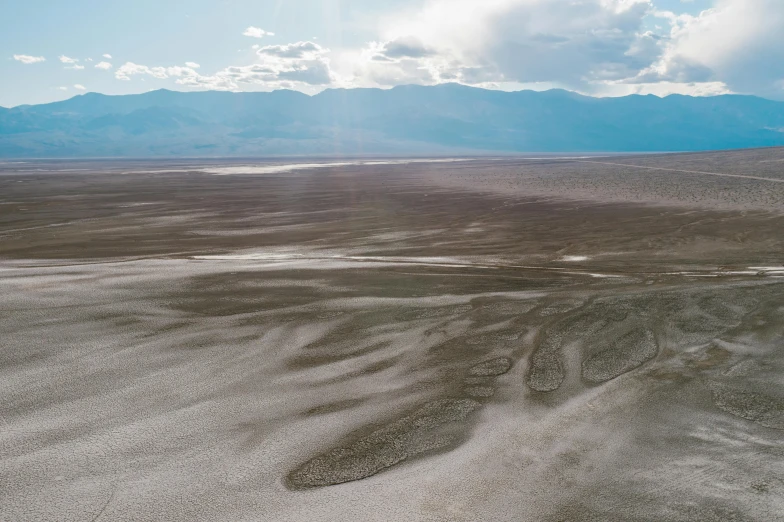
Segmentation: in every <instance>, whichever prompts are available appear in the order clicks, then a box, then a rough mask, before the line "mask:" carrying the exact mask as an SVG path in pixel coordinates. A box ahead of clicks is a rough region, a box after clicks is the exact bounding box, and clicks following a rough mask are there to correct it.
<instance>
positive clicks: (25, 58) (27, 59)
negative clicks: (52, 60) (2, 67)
mask: <svg viewBox="0 0 784 522" xmlns="http://www.w3.org/2000/svg"><path fill="white" fill-rule="evenodd" d="M14 60H16V61H17V62H22V63H23V64H26V65H29V64H31V63H40V62H45V61H46V58H44V57H43V56H30V55H29V54H15V55H14Z"/></svg>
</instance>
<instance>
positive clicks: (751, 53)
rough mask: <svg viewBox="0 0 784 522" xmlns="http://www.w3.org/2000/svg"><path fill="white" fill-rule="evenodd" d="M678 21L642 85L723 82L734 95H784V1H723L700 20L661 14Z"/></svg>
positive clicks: (641, 78)
mask: <svg viewBox="0 0 784 522" xmlns="http://www.w3.org/2000/svg"><path fill="white" fill-rule="evenodd" d="M659 16H661V17H663V18H667V19H669V20H671V22H672V30H671V33H670V35H669V39H668V41H667V43H666V45H665V46H664V51H663V53H662V54H661V56H660V57H659V58H658V59H657V60H656V61H655V62H654V63H653V64H652V65H651V66H650V67H648V68H646V69H645V70H643V71H642V72H641V73H640V74H639V75H638V77H637V78H636V79H635V80H636V81H639V82H662V81H670V82H721V83H724V84H726V85H727V86H728V87H729V89H730V90H732V91H734V92H744V93H755V94H761V95H765V96H772V97H779V98H782V97H784V89H782V84H781V82H782V81H783V80H784V29H782V28H784V3H782V2H781V0H718V1H717V2H716V5H715V6H714V7H713V8H712V9H708V10H705V11H703V12H702V13H700V14H699V15H697V16H688V15H681V16H675V15H674V14H673V13H666V12H665V13H659Z"/></svg>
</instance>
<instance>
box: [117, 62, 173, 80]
mask: <svg viewBox="0 0 784 522" xmlns="http://www.w3.org/2000/svg"><path fill="white" fill-rule="evenodd" d="M137 75H149V76H152V77H153V78H158V79H161V80H162V79H165V78H168V77H169V75H168V74H167V73H166V68H165V67H147V66H146V65H138V64H135V63H133V62H126V63H125V64H124V65H123V66H121V67H120V68H119V69H117V70H116V71H115V72H114V77H115V78H117V79H118V80H125V81H128V80H130V79H131V76H137Z"/></svg>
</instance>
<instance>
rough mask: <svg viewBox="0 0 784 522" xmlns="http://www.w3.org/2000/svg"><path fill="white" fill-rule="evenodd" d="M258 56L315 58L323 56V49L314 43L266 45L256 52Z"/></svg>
mask: <svg viewBox="0 0 784 522" xmlns="http://www.w3.org/2000/svg"><path fill="white" fill-rule="evenodd" d="M256 54H258V55H259V56H262V57H264V56H274V57H277V58H296V59H302V58H315V57H317V56H319V55H321V54H324V49H323V48H322V47H321V46H320V45H319V44H317V43H314V42H296V43H290V44H286V45H267V46H265V47H262V48H260V49H259V50H257V51H256Z"/></svg>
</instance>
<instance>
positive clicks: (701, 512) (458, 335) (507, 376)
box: [0, 149, 784, 521]
mask: <svg viewBox="0 0 784 522" xmlns="http://www.w3.org/2000/svg"><path fill="white" fill-rule="evenodd" d="M576 156H579V155H572V157H569V158H536V159H534V158H523V157H521V158H470V161H427V162H425V161H415V162H403V161H401V160H400V159H394V158H393V159H389V160H387V159H383V158H380V159H376V160H367V159H363V160H353V159H350V160H346V161H343V160H335V159H325V160H324V161H323V162H322V163H330V162H331V163H356V162H359V163H360V164H351V165H331V166H320V167H318V168H315V169H310V168H302V169H295V170H288V171H285V172H284V171H282V170H280V169H278V170H276V169H268V168H266V167H265V165H266V164H267V163H270V164H275V165H277V166H280V163H281V162H280V161H274V162H267V163H265V162H264V161H253V162H251V161H248V160H242V161H240V160H237V161H223V160H209V161H207V160H178V161H176V162H167V161H134V162H128V161H73V162H57V161H48V162H28V163H13V164H12V163H5V164H2V165H0V311H1V312H2V313H0V412H1V413H2V427H3V429H2V431H0V448H2V452H0V519H2V520H74V521H82V520H134V521H138V520H151V521H152V520H156V521H159V520H225V521H238V520H248V521H250V520H265V521H266V520H290V521H300V520H357V521H367V520H444V521H453V520H458V521H459V520H464V521H476V520H515V521H519V520H535V521H539V520H544V521H562V520H569V521H571V520H575V521H577V520H580V521H582V520H602V521H605V520H618V521H621V520H623V521H627V520H650V521H686V520H717V521H719V520H722V521H723V520H760V521H770V520H784V518H783V517H782V513H784V479H782V477H784V445H782V440H783V439H782V434H784V432H783V431H782V430H784V377H782V376H783V375H784V268H782V263H784V234H782V232H781V231H782V230H784V212H782V210H784V184H782V183H779V182H777V181H773V180H782V179H784V174H783V172H784V171H782V162H781V161H782V159H784V151H782V150H781V149H760V150H752V151H735V152H726V153H708V154H705V153H704V154H675V155H650V156H623V157H610V158H606V157H605V158H597V157H587V158H583V157H576ZM292 163H295V162H292ZM296 163H299V164H303V163H306V162H303V161H302V160H298V161H296ZM307 163H310V160H309V161H308V162H307ZM314 163H316V161H315V160H314ZM608 163H612V164H608ZM620 164H623V165H620ZM248 165H251V166H252V168H253V169H262V170H255V171H254V170H250V171H249V172H244V173H243V172H241V170H242V169H243V168H245V167H244V166H248ZM225 169H229V170H225ZM264 169H266V170H264ZM216 171H220V173H222V174H229V175H222V176H216V175H214V173H215V172H216ZM254 172H255V173H254ZM231 174H237V175H231ZM715 174H721V175H715Z"/></svg>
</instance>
